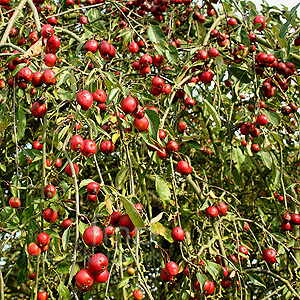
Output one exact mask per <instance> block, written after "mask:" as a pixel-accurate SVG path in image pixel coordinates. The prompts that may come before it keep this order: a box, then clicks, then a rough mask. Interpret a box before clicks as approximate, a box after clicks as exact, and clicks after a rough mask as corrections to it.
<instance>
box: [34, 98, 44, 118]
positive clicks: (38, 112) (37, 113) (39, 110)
mask: <svg viewBox="0 0 300 300" xmlns="http://www.w3.org/2000/svg"><path fill="white" fill-rule="evenodd" d="M31 113H32V115H33V116H34V117H36V118H42V117H43V116H44V115H45V114H46V113H47V107H46V105H45V103H43V104H40V103H39V102H34V103H33V104H32V107H31Z"/></svg>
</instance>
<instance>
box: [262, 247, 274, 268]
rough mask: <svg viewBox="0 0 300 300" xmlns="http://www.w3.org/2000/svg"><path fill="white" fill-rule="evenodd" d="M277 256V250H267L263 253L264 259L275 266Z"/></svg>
mask: <svg viewBox="0 0 300 300" xmlns="http://www.w3.org/2000/svg"><path fill="white" fill-rule="evenodd" d="M276 255H277V252H276V250H274V249H265V250H264V251H263V253H262V259H263V260H264V261H265V262H266V263H268V264H274V263H275V262H276Z"/></svg>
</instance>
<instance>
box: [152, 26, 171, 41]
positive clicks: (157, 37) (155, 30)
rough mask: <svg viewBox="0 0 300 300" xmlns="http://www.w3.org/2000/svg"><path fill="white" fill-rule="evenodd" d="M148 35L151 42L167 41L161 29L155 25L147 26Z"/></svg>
mask: <svg viewBox="0 0 300 300" xmlns="http://www.w3.org/2000/svg"><path fill="white" fill-rule="evenodd" d="M148 37H149V40H150V41H151V42H152V43H153V44H160V43H164V42H166V41H167V40H166V37H165V35H164V33H163V31H162V29H161V28H160V27H159V26H156V25H150V26H149V27H148Z"/></svg>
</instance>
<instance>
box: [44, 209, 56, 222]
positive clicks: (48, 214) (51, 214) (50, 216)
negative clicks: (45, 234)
mask: <svg viewBox="0 0 300 300" xmlns="http://www.w3.org/2000/svg"><path fill="white" fill-rule="evenodd" d="M57 217H58V213H57V212H56V211H54V210H53V209H52V208H47V209H46V210H45V211H44V213H43V218H44V220H45V221H46V222H48V223H53V222H55V221H56V219H57Z"/></svg>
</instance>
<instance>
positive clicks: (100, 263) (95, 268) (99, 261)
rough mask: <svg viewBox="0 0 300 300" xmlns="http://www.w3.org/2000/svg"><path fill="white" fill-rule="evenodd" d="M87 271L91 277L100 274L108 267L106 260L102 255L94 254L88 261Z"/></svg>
mask: <svg viewBox="0 0 300 300" xmlns="http://www.w3.org/2000/svg"><path fill="white" fill-rule="evenodd" d="M88 266H89V270H90V272H91V273H92V274H93V275H96V274H99V273H102V272H104V271H105V270H106V268H107V266H108V259H107V257H106V256H105V255H104V254H102V253H96V254H94V255H93V256H92V257H91V259H90V260H89V264H88Z"/></svg>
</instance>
